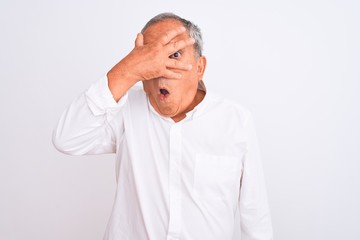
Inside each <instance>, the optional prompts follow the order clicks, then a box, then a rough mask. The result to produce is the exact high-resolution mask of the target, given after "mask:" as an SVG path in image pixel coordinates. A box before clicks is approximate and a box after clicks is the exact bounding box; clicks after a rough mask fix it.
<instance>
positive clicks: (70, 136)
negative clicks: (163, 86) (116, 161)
mask: <svg viewBox="0 0 360 240" xmlns="http://www.w3.org/2000/svg"><path fill="white" fill-rule="evenodd" d="M184 31H186V29H185V28H184V27H179V28H175V29H173V30H170V31H168V32H166V33H165V34H163V35H160V36H159V37H158V38H157V39H155V40H154V41H153V42H149V43H147V44H144V41H143V35H142V34H141V33H139V34H138V36H137V38H136V41H135V47H134V49H133V50H132V51H131V52H130V53H129V54H128V55H127V56H125V57H124V58H123V59H122V60H121V61H120V62H119V63H118V64H116V65H115V66H114V67H113V68H112V69H111V70H110V71H109V72H108V74H107V77H106V78H104V79H102V80H101V81H99V82H97V83H94V84H93V85H92V86H91V87H90V88H89V90H88V91H87V92H86V93H84V94H82V95H81V96H80V97H79V98H77V99H76V100H75V101H74V102H73V103H72V104H71V105H70V106H69V108H68V109H66V111H65V112H64V113H63V115H62V117H61V119H60V121H59V123H58V125H57V127H56V129H55V130H54V134H53V143H54V146H55V147H56V148H57V149H58V150H59V151H61V152H63V153H67V154H71V155H84V154H100V153H113V152H115V150H116V149H115V148H116V139H117V138H119V137H121V134H122V133H123V132H124V129H123V124H122V121H123V118H122V111H121V109H122V108H123V105H124V104H125V102H126V98H127V97H126V96H127V95H126V94H127V92H128V90H129V89H130V88H131V87H132V86H133V85H134V84H135V83H136V82H138V81H146V80H151V79H154V78H158V77H165V78H173V79H181V74H179V73H177V72H176V70H179V69H181V70H190V69H191V64H186V63H182V62H180V61H178V60H176V59H171V58H169V55H171V54H173V53H174V52H176V51H178V50H180V49H182V48H184V47H186V46H189V45H192V44H194V39H192V38H188V39H183V40H179V41H177V42H175V41H172V40H173V39H174V38H175V37H176V36H178V35H179V34H182V33H183V32H184ZM113 119H116V121H111V120H113ZM111 122H112V123H113V124H111Z"/></svg>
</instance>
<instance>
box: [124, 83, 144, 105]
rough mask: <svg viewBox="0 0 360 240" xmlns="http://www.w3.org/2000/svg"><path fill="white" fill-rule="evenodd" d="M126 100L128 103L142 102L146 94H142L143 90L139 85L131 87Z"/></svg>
mask: <svg viewBox="0 0 360 240" xmlns="http://www.w3.org/2000/svg"><path fill="white" fill-rule="evenodd" d="M127 95H128V99H129V102H143V101H144V100H146V93H145V92H144V89H143V87H142V86H140V85H134V86H133V87H131V88H130V89H129V90H128V92H127Z"/></svg>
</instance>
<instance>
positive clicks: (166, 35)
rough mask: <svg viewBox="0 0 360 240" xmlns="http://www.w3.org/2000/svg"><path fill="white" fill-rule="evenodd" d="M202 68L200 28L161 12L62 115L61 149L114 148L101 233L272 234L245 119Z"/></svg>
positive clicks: (260, 238) (117, 237) (211, 237)
mask: <svg viewBox="0 0 360 240" xmlns="http://www.w3.org/2000/svg"><path fill="white" fill-rule="evenodd" d="M205 67H206V58H205V57H204V56H203V55H202V38H201V33H200V30H199V28H198V27H197V26H196V25H194V24H193V23H191V22H189V21H187V20H185V19H182V18H180V17H178V16H176V15H174V14H171V13H164V14H160V15H158V16H155V17H154V18H153V19H151V20H150V21H149V22H148V23H147V24H146V25H145V27H144V28H143V30H142V31H141V33H139V34H138V36H137V38H136V41H135V47H134V49H133V50H132V51H131V52H130V53H129V54H128V55H127V56H125V57H124V58H123V59H122V60H121V61H120V62H119V63H118V64H116V65H115V66H114V67H113V68H112V69H111V70H110V71H109V72H108V73H107V76H106V77H104V78H103V79H101V80H99V81H98V82H95V83H94V84H92V86H91V87H90V88H89V89H88V90H87V91H86V92H85V93H84V94H82V95H81V96H80V97H79V98H78V99H76V100H75V101H74V102H73V103H72V104H71V105H70V106H69V108H68V109H67V110H66V111H65V113H64V114H63V116H62V117H61V119H60V121H59V123H58V126H57V128H56V129H55V131H54V137H53V142H54V145H55V146H56V148H57V149H58V150H59V151H61V152H64V153H67V154H72V155H83V154H102V153H116V161H117V169H116V170H117V192H116V198H115V202H114V207H113V211H112V214H111V217H110V220H109V223H108V226H107V229H106V233H105V237H104V239H105V240H161V239H164V240H165V239H167V240H175V239H182V240H185V239H186V240H232V239H242V240H250V239H251V240H255V239H256V240H270V239H272V227H271V220H270V214H269V210H268V205H267V200H266V191H265V184H264V178H263V173H262V167H261V161H260V156H259V151H258V147H257V143H256V137H255V131H254V126H253V120H252V117H251V115H250V113H249V112H248V111H247V110H246V109H244V108H243V107H241V106H239V105H237V104H235V103H232V102H230V101H227V100H225V99H223V98H220V97H216V96H214V95H211V93H207V92H206V89H205V86H204V83H203V81H202V77H203V74H204V71H205ZM138 81H142V83H143V89H141V88H138V87H137V86H134V84H135V83H136V82H138ZM222 81H225V80H224V79H222ZM133 86H134V87H133ZM237 211H239V214H238V216H240V224H239V226H237V225H235V216H237V215H236V212H237ZM240 227H241V238H240V236H234V232H237V231H236V228H240Z"/></svg>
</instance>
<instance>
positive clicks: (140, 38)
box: [135, 33, 144, 47]
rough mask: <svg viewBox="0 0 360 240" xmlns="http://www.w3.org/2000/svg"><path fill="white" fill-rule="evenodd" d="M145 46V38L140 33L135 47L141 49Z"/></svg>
mask: <svg viewBox="0 0 360 240" xmlns="http://www.w3.org/2000/svg"><path fill="white" fill-rule="evenodd" d="M143 45H144V36H143V35H142V34H141V33H138V34H137V36H136V39H135V47H141V46H143Z"/></svg>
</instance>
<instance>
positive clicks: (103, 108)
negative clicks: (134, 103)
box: [85, 76, 128, 115]
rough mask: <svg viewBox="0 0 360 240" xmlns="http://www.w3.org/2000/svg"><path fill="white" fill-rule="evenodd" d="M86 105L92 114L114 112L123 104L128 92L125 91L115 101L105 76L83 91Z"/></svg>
mask: <svg viewBox="0 0 360 240" xmlns="http://www.w3.org/2000/svg"><path fill="white" fill-rule="evenodd" d="M85 97H86V100H87V103H88V106H89V108H90V110H91V111H92V113H93V114H94V115H102V114H105V113H108V112H116V111H118V110H120V109H121V108H122V106H123V105H124V104H125V102H126V100H127V97H128V94H127V93H126V94H125V95H124V96H122V97H121V99H120V100H119V101H118V102H116V101H115V99H114V98H113V96H112V94H111V91H110V89H109V86H108V79H107V76H104V77H102V78H101V79H99V80H98V81H96V82H94V83H93V84H91V86H90V87H89V89H88V90H87V91H86V92H85Z"/></svg>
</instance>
